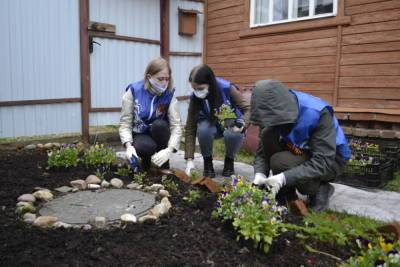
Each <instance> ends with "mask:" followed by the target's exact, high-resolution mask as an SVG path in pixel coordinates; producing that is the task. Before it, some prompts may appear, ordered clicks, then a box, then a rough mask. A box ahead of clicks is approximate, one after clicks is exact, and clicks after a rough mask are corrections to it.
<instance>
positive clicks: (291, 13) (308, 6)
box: [250, 0, 338, 27]
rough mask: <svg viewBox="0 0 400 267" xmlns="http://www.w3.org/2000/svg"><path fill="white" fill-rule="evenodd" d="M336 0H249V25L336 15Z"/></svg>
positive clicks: (254, 25)
mask: <svg viewBox="0 0 400 267" xmlns="http://www.w3.org/2000/svg"><path fill="white" fill-rule="evenodd" d="M337 1H338V0H251V7H250V12H251V14H250V26H251V27H257V26H263V25H271V24H278V23H284V22H291V21H299V20H306V19H314V18H321V17H328V16H336V12H337Z"/></svg>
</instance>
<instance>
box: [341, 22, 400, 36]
mask: <svg viewBox="0 0 400 267" xmlns="http://www.w3.org/2000/svg"><path fill="white" fill-rule="evenodd" d="M398 29H400V21H398V20H395V21H385V22H377V23H369V24H361V25H354V26H348V27H343V34H344V35H348V34H356V33H365V32H379V31H389V30H398Z"/></svg>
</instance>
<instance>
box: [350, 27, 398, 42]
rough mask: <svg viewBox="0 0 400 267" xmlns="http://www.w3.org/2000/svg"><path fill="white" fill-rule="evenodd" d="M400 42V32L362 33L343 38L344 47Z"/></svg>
mask: <svg viewBox="0 0 400 267" xmlns="http://www.w3.org/2000/svg"><path fill="white" fill-rule="evenodd" d="M393 41H400V30H391V31H382V32H372V33H360V34H352V35H345V36H343V45H354V44H370V43H385V42H393Z"/></svg>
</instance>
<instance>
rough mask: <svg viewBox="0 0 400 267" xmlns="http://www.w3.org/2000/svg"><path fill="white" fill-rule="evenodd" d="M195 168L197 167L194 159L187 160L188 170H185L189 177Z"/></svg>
mask: <svg viewBox="0 0 400 267" xmlns="http://www.w3.org/2000/svg"><path fill="white" fill-rule="evenodd" d="M194 168H195V166H194V162H193V160H192V159H188V160H186V170H185V173H186V174H187V175H189V176H190V172H191V171H192V169H194Z"/></svg>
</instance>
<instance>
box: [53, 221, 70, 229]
mask: <svg viewBox="0 0 400 267" xmlns="http://www.w3.org/2000/svg"><path fill="white" fill-rule="evenodd" d="M53 227H54V228H65V229H67V228H71V227H72V225H71V224H69V223H65V222H55V223H54V224H53Z"/></svg>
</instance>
